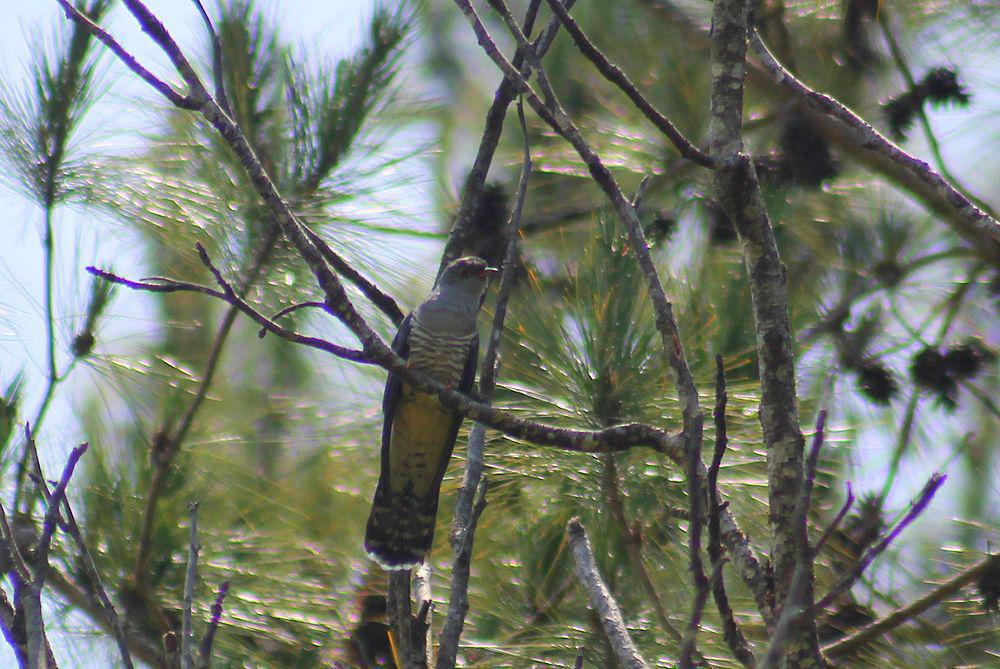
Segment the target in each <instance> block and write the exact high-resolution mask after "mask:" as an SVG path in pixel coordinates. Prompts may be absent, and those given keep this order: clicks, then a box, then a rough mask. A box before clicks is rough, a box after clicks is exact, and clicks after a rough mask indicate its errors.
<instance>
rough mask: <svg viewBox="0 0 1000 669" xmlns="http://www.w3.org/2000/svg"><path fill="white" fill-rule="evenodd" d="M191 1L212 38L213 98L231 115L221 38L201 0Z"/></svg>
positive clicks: (231, 109)
mask: <svg viewBox="0 0 1000 669" xmlns="http://www.w3.org/2000/svg"><path fill="white" fill-rule="evenodd" d="M193 2H194V4H195V7H197V8H198V13H199V14H201V20H202V21H204V22H205V30H206V31H208V37H209V39H210V40H212V79H213V80H214V82H215V99H216V100H218V102H219V106H220V107H222V109H223V111H225V112H226V113H227V114H229V115H230V116H232V115H233V108H232V107H231V106H230V104H229V98H228V97H227V96H226V79H225V77H224V76H223V70H222V40H220V39H219V33H217V32H216V31H215V26H213V25H212V19H211V17H209V15H208V12H206V11H205V6H204V5H203V4H202V2H201V0H193Z"/></svg>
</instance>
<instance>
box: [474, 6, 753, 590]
mask: <svg viewBox="0 0 1000 669" xmlns="http://www.w3.org/2000/svg"><path fill="white" fill-rule="evenodd" d="M455 2H456V4H457V5H458V7H459V9H461V11H462V13H463V14H465V16H466V17H467V18H468V19H469V22H470V23H471V24H472V27H473V30H474V32H475V34H476V38H477V40H478V42H479V44H480V45H481V46H482V47H483V50H484V51H485V52H486V54H487V55H488V56H489V57H490V59H491V60H493V62H494V63H495V64H496V65H497V67H499V68H500V69H501V71H502V72H503V73H504V74H505V76H508V77H510V79H511V80H512V81H513V82H514V85H515V86H516V87H517V88H518V90H520V91H521V93H522V94H523V95H524V99H525V100H527V102H528V104H529V105H530V106H531V108H532V109H533V110H534V111H535V113H537V114H538V115H539V116H540V117H541V118H542V119H543V120H544V121H545V122H546V123H548V124H549V126H550V127H552V129H553V130H555V131H556V132H557V133H558V134H559V135H560V136H561V137H563V138H564V139H565V140H567V141H568V142H569V143H570V144H571V145H572V146H573V148H574V149H575V150H576V152H577V154H578V155H579V156H580V157H581V159H582V160H583V162H584V163H585V164H586V165H587V168H588V170H589V171H590V174H591V176H592V177H593V179H594V181H595V182H596V183H597V184H598V186H600V187H601V189H602V190H603V191H604V193H605V195H606V196H607V197H608V199H609V200H610V201H611V203H612V205H613V207H614V209H615V212H616V213H617V214H618V216H619V218H620V219H621V221H622V223H623V225H624V227H625V229H626V231H627V232H628V235H629V242H630V245H631V250H632V252H633V253H634V254H635V256H636V259H637V261H638V263H639V266H640V269H641V270H642V272H643V276H644V278H645V279H646V284H647V290H648V291H649V293H650V298H651V301H652V303H653V310H654V314H655V316H656V327H657V330H658V332H660V336H661V341H662V345H663V349H664V354H665V356H666V358H667V360H668V365H669V367H670V369H671V372H672V376H673V379H674V382H675V386H676V387H677V392H678V396H679V397H680V399H681V407H682V412H683V416H684V424H685V430H686V429H687V426H689V425H690V424H691V423H692V421H693V420H694V417H695V415H696V414H697V413H698V411H699V408H698V392H697V389H696V388H695V385H694V379H693V377H692V376H691V371H690V369H689V368H688V366H687V362H686V361H685V360H684V351H683V346H682V344H681V339H680V333H679V332H678V329H677V323H676V321H675V320H674V317H673V307H672V305H671V304H670V302H669V300H667V298H666V294H665V292H664V290H663V286H662V284H661V283H660V280H659V277H658V275H657V272H656V267H655V265H654V264H653V261H652V258H651V256H650V253H649V248H648V245H647V244H646V241H645V236H644V234H643V231H642V225H641V224H640V222H639V219H638V215H637V214H636V211H635V208H634V207H633V206H632V204H631V203H630V202H629V201H628V199H627V198H626V197H625V195H624V194H623V193H622V191H621V189H620V188H619V187H618V184H617V182H616V181H615V179H614V176H613V175H612V174H611V172H610V171H609V170H608V169H607V167H606V166H605V165H604V164H603V162H602V161H601V160H600V157H599V156H597V154H595V153H594V151H593V150H592V149H591V148H590V146H589V145H588V144H587V142H586V140H584V138H583V136H582V135H581V134H580V131H579V130H578V129H577V128H576V126H575V125H573V123H572V121H571V120H570V119H569V118H568V117H567V116H566V114H565V112H564V111H563V110H562V109H561V108H560V107H558V101H557V100H556V99H555V97H554V96H553V95H550V96H549V97H550V98H551V99H552V100H553V101H554V102H555V103H556V104H557V106H556V108H555V109H550V108H549V107H548V106H547V105H546V104H545V103H544V102H543V101H542V100H541V99H540V98H539V97H538V95H537V94H536V93H535V92H534V91H533V90H532V88H531V86H529V85H528V83H527V81H525V79H524V78H523V77H522V76H521V74H520V73H519V72H518V71H517V70H516V69H515V68H514V66H513V65H511V63H510V62H508V61H507V60H506V59H505V58H504V56H503V54H501V53H500V51H499V49H498V48H497V46H496V43H495V42H494V41H493V38H492V37H491V36H490V34H489V31H487V30H486V27H485V26H484V25H483V23H482V20H481V19H480V18H479V15H478V14H477V13H476V11H475V9H474V8H473V7H472V5H471V3H470V2H469V1H468V0H455ZM501 6H502V5H501ZM508 25H509V22H508ZM514 37H515V39H517V40H518V43H519V44H523V43H524V42H525V38H524V36H523V34H517V33H515V34H514ZM539 81H540V82H543V81H544V79H542V78H541V77H540V78H539ZM550 93H551V91H550ZM609 429H615V428H609ZM683 451H684V449H683V447H681V448H679V449H672V454H671V455H669V457H670V458H671V459H672V460H673V461H674V462H675V463H676V464H678V465H681V466H683V463H685V462H686V456H685V454H684V452H683ZM724 513H725V515H724V519H723V524H724V525H725V527H724V529H723V537H724V539H725V540H726V542H727V546H728V547H729V548H730V550H731V551H732V555H733V557H734V563H735V564H736V565H737V568H738V569H739V572H740V575H741V577H742V578H743V579H744V581H746V583H747V584H748V585H749V586H750V587H751V588H752V589H753V591H754V596H755V598H756V599H757V601H758V603H760V602H766V601H767V597H768V595H767V593H766V581H767V579H766V577H765V575H764V573H763V570H762V568H761V566H760V564H759V562H758V561H757V559H756V557H755V556H754V555H753V552H752V550H751V549H750V546H749V542H747V540H746V537H745V536H743V534H742V532H740V531H739V528H738V527H737V526H736V523H735V520H733V518H732V515H731V514H730V513H729V512H728V511H726V512H724Z"/></svg>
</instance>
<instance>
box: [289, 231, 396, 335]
mask: <svg viewBox="0 0 1000 669" xmlns="http://www.w3.org/2000/svg"><path fill="white" fill-rule="evenodd" d="M302 230H303V231H304V232H305V233H306V236H307V237H308V238H309V241H311V242H312V243H313V244H314V245H315V246H316V248H317V249H319V252H320V254H322V256H323V258H324V259H325V260H326V261H327V262H328V263H330V267H332V268H333V269H334V270H335V271H336V272H337V274H339V275H341V276H342V277H344V278H345V279H347V280H348V281H350V282H351V283H353V284H354V285H355V286H357V287H358V288H359V289H360V290H361V292H362V294H363V295H364V296H365V297H367V298H368V300H369V301H370V302H371V303H372V304H374V305H375V306H376V307H378V308H379V309H380V310H381V311H382V313H384V314H385V315H386V316H388V317H389V319H390V320H392V322H393V324H394V325H399V324H400V323H401V322H402V321H403V317H404V314H403V310H402V309H400V308H399V305H398V304H397V303H396V300H394V299H393V298H392V296H391V295H389V294H388V293H386V292H385V291H383V290H382V289H381V288H379V287H378V286H376V285H375V284H374V283H372V282H371V281H370V280H369V279H367V278H365V276H364V275H363V274H361V272H359V271H358V270H356V269H354V268H353V267H351V265H350V264H349V263H348V262H347V261H346V260H344V259H343V258H341V257H340V256H339V255H338V254H337V252H336V251H334V250H333V249H332V248H330V245H329V244H327V243H326V240H324V239H323V238H322V237H320V236H319V235H318V234H316V233H315V232H313V231H312V230H311V229H309V226H308V225H303V226H302Z"/></svg>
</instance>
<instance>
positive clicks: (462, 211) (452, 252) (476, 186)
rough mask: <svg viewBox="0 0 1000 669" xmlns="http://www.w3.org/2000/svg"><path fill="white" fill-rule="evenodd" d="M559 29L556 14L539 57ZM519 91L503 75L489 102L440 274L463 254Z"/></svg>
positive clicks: (520, 57) (531, 19)
mask: <svg viewBox="0 0 1000 669" xmlns="http://www.w3.org/2000/svg"><path fill="white" fill-rule="evenodd" d="M575 1H576V0H567V6H572V5H573V3H574V2H575ZM540 4H541V0H531V2H530V3H529V5H528V11H527V12H526V13H525V17H524V29H523V32H524V33H525V34H530V33H531V31H532V29H533V27H534V24H535V16H536V13H537V12H538V7H539V5H540ZM558 30H559V20H558V19H556V18H555V17H553V18H552V20H550V21H549V24H548V26H547V27H546V28H545V30H544V31H542V34H541V35H540V36H539V37H538V39H536V40H535V41H534V42H533V43H532V45H533V46H534V49H535V54H536V55H537V57H538V58H542V57H543V56H544V55H545V52H546V51H548V50H549V47H550V46H552V42H553V41H554V40H555V37H556V33H557V32H558ZM523 65H524V54H523V53H521V50H520V49H518V51H516V52H515V53H514V67H516V68H517V69H518V71H520V70H521V67H522V66H523ZM516 94H517V88H516V87H515V85H514V82H513V81H512V80H511V79H510V77H507V76H504V78H503V80H502V81H501V82H500V86H499V87H498V88H497V90H496V93H494V95H493V102H492V104H491V105H490V108H489V110H488V111H487V112H486V121H485V123H484V126H483V136H482V139H481V140H480V142H479V150H478V151H477V152H476V159H475V162H473V164H472V169H470V170H469V176H468V177H467V178H466V181H465V186H464V188H463V190H462V203H461V205H460V207H459V210H458V215H457V216H456V217H455V225H454V227H453V228H452V230H451V233H450V234H449V235H448V241H447V242H446V243H445V247H444V252H443V253H442V254H441V266H440V268H439V269H438V275H440V274H441V272H442V271H444V268H445V267H446V266H447V265H448V263H450V262H451V261H452V260H454V259H455V258H457V257H458V256H460V255H461V254H462V249H463V247H464V246H465V240H466V236H467V234H468V228H469V223H470V221H471V220H472V217H473V215H474V214H475V212H476V210H477V209H478V208H479V202H480V200H481V198H482V194H483V187H484V186H485V185H486V175H487V174H488V173H489V171H490V164H491V163H492V162H493V154H494V153H495V152H496V148H497V145H498V144H499V143H500V134H501V132H502V131H503V123H504V117H505V116H506V114H507V108H508V107H509V106H510V103H511V102H513V101H514V96H515V95H516Z"/></svg>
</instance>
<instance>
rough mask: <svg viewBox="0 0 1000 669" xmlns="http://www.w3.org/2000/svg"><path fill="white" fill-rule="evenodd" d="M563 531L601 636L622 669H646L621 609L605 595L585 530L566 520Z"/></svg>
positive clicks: (610, 597)
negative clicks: (605, 639)
mask: <svg viewBox="0 0 1000 669" xmlns="http://www.w3.org/2000/svg"><path fill="white" fill-rule="evenodd" d="M566 531H567V532H568V533H569V545H570V551H571V552H572V554H573V562H574V564H575V565H576V575H577V578H578V579H579V580H580V584H581V585H582V586H583V588H584V590H586V591H587V597H588V598H589V599H590V604H591V606H593V607H594V609H596V610H597V614H598V617H599V618H600V621H601V627H603V628H604V634H605V635H606V636H607V638H608V642H609V643H610V644H611V648H612V649H613V650H614V652H615V656H616V657H617V658H618V662H619V663H620V664H621V666H622V667H624V668H625V669H646V661H645V660H644V659H643V658H642V655H640V654H639V649H637V648H636V647H635V644H634V643H632V637H630V636H629V634H628V628H626V626H625V620H624V619H623V618H622V613H621V610H619V608H618V604H617V602H615V600H614V598H613V597H612V596H611V593H610V592H608V588H607V586H606V585H604V580H603V579H602V578H601V573H600V572H599V571H598V570H597V562H595V560H594V550H593V548H591V546H590V540H589V539H587V531H586V530H585V529H584V527H583V525H581V524H580V520H579V519H578V518H573V519H571V520H570V521H569V524H568V525H567V528H566Z"/></svg>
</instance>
